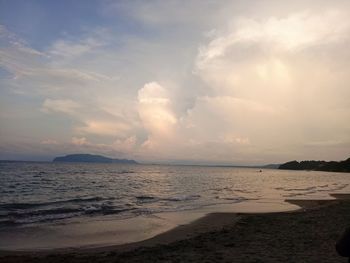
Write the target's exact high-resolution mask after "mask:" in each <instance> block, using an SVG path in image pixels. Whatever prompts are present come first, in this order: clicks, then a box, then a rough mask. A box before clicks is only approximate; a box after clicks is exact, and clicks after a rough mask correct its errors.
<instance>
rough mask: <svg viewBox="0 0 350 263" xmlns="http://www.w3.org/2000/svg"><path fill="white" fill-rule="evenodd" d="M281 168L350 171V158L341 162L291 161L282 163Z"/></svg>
mask: <svg viewBox="0 0 350 263" xmlns="http://www.w3.org/2000/svg"><path fill="white" fill-rule="evenodd" d="M279 169H283V170H313V171H328V172H345V173H349V172H350V158H349V159H347V160H345V161H340V162H335V161H331V162H326V161H301V162H297V161H291V162H287V163H284V164H281V165H280V167H279Z"/></svg>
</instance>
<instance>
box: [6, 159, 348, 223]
mask: <svg viewBox="0 0 350 263" xmlns="http://www.w3.org/2000/svg"><path fill="white" fill-rule="evenodd" d="M340 192H343V193H349V192H350V174H349V173H330V172H308V171H285V170H270V169H263V170H262V172H260V171H259V169H253V168H232V167H205V166H166V165H120V164H91V163H85V164H84V163H33V162H1V163H0V228H9V227H18V226H28V225H31V226H32V225H35V226H38V225H39V226H40V225H43V224H48V223H52V222H64V221H65V220H67V219H71V218H86V217H88V218H93V217H97V216H98V217H99V218H100V217H101V216H102V217H103V216H110V215H113V216H115V218H116V219H118V218H120V219H127V218H133V217H137V216H139V215H152V214H156V213H159V212H171V211H184V210H195V209H200V208H203V207H206V206H213V205H214V206H215V205H220V204H235V203H242V202H243V203H244V202H247V201H249V200H264V201H266V202H269V201H271V202H273V201H274V200H278V201H281V200H284V199H326V198H330V197H329V195H328V194H329V193H340Z"/></svg>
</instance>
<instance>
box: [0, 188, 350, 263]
mask: <svg viewBox="0 0 350 263" xmlns="http://www.w3.org/2000/svg"><path fill="white" fill-rule="evenodd" d="M333 197H335V198H336V199H334V200H286V201H287V202H290V203H292V204H296V205H298V206H300V207H301V208H300V209H299V210H296V211H288V212H276V213H211V214H208V215H206V216H204V217H202V218H200V219H197V220H195V221H193V222H191V223H189V224H185V225H181V226H178V227H176V228H175V229H172V230H170V231H167V232H164V233H162V234H159V235H157V236H155V237H153V238H150V239H147V240H144V241H141V242H135V243H130V244H125V245H118V246H108V247H99V248H90V249H89V248H84V249H78V248H77V249H65V250H51V251H26V252H15V251H12V252H11V251H1V254H0V255H1V256H0V262H49V263H51V262H52V263H53V262H346V261H347V259H346V258H342V257H340V256H338V255H337V253H336V251H335V242H336V240H337V239H338V238H339V236H340V235H341V234H342V232H343V231H344V229H345V228H346V227H348V226H349V222H350V195H347V194H335V195H333Z"/></svg>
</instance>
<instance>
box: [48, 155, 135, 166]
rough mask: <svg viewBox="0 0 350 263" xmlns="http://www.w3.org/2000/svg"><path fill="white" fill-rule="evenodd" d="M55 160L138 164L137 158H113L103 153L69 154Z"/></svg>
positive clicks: (54, 160)
mask: <svg viewBox="0 0 350 263" xmlns="http://www.w3.org/2000/svg"><path fill="white" fill-rule="evenodd" d="M53 162H69V163H123V164H137V162H136V161H135V160H128V159H112V158H108V157H105V156H102V155H93V154H69V155H66V156H61V157H56V158H55V159H53Z"/></svg>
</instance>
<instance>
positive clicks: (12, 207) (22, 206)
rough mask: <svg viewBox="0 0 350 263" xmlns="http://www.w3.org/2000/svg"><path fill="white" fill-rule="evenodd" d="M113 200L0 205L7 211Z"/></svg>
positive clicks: (75, 199) (77, 200) (0, 207)
mask: <svg viewBox="0 0 350 263" xmlns="http://www.w3.org/2000/svg"><path fill="white" fill-rule="evenodd" d="M111 199H112V198H102V197H90V198H73V199H68V200H59V201H52V202H41V203H8V204H0V209H6V210H19V209H32V208H38V207H43V206H50V205H60V204H65V203H83V202H98V201H104V200H111Z"/></svg>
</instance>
